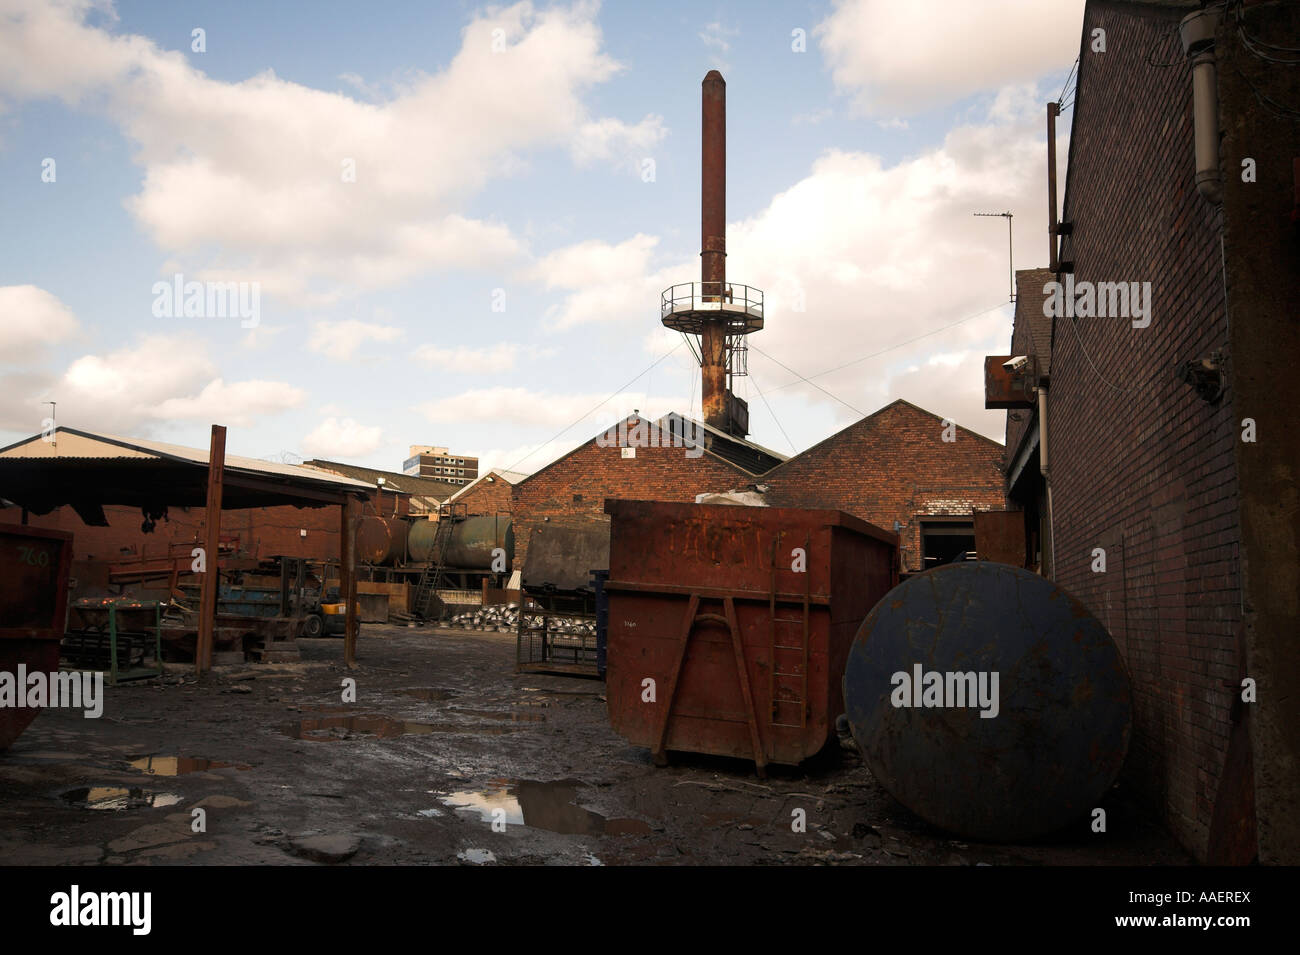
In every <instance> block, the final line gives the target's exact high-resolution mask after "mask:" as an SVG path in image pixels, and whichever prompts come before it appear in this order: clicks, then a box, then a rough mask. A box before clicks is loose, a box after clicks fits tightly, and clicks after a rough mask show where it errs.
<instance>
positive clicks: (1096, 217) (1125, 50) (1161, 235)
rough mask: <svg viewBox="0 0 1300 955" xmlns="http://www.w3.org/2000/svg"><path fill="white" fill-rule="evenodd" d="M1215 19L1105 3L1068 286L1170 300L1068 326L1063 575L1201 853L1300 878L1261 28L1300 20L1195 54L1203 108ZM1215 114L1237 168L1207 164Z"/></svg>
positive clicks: (1071, 196) (1290, 242) (1268, 93)
mask: <svg viewBox="0 0 1300 955" xmlns="http://www.w3.org/2000/svg"><path fill="white" fill-rule="evenodd" d="M1191 6H1194V5H1189V4H1185V3H1173V2H1129V3H1119V2H1101V0H1090V2H1089V3H1088V4H1087V7H1086V12H1085V16H1084V24H1083V35H1082V42H1081V49H1080V62H1079V75H1078V92H1077V98H1076V106H1075V111H1074V117H1073V124H1072V129H1071V137H1070V156H1069V174H1068V179H1067V184H1066V191H1065V197H1064V207H1063V213H1062V224H1063V227H1062V228H1061V230H1060V235H1061V240H1060V274H1059V275H1057V276H1056V278H1058V279H1060V280H1061V281H1062V282H1064V281H1066V280H1067V279H1070V280H1072V281H1073V282H1074V283H1076V284H1078V283H1084V282H1089V283H1098V282H1150V283H1151V285H1150V289H1151V297H1150V302H1151V310H1150V324H1149V326H1148V327H1135V325H1134V322H1133V321H1132V320H1130V318H1129V317H1128V316H1120V317H1115V316H1111V317H1079V318H1072V317H1066V316H1063V315H1059V314H1058V315H1056V316H1055V318H1054V321H1053V330H1052V336H1051V345H1050V383H1048V382H1042V383H1041V384H1042V386H1043V387H1045V388H1046V389H1047V395H1048V399H1047V400H1048V404H1047V407H1048V412H1047V419H1048V439H1047V444H1048V455H1047V456H1048V463H1049V466H1048V469H1047V470H1048V478H1049V483H1050V486H1051V495H1052V497H1051V500H1052V505H1051V508H1052V512H1053V513H1052V529H1053V535H1054V537H1055V545H1054V550H1055V564H1056V566H1055V568H1054V571H1055V578H1056V580H1058V581H1059V582H1060V583H1061V584H1062V585H1063V586H1064V587H1065V588H1066V589H1067V590H1069V591H1070V592H1071V593H1073V594H1075V595H1077V596H1078V597H1079V598H1080V599H1082V600H1083V601H1084V602H1085V603H1086V604H1087V605H1088V606H1089V608H1090V609H1091V610H1092V611H1093V612H1094V613H1096V614H1097V615H1098V616H1099V617H1100V618H1101V619H1102V620H1103V621H1104V622H1105V623H1106V624H1107V626H1108V628H1109V629H1110V631H1111V633H1112V634H1113V635H1114V637H1115V640H1116V642H1117V644H1118V645H1119V647H1120V649H1121V652H1122V653H1123V655H1124V657H1125V659H1126V660H1127V663H1128V666H1129V670H1130V674H1131V677H1132V682H1133V690H1134V732H1133V739H1132V744H1131V748H1130V752H1129V759H1128V763H1127V769H1126V773H1127V776H1128V778H1129V779H1130V781H1131V783H1132V785H1134V786H1135V787H1136V788H1137V790H1138V791H1139V792H1140V793H1141V794H1142V795H1143V796H1144V797H1145V798H1146V799H1147V800H1148V801H1149V802H1151V803H1152V804H1153V805H1155V806H1158V807H1160V808H1161V810H1162V812H1163V815H1164V817H1165V819H1166V821H1167V824H1168V825H1169V826H1170V828H1171V830H1172V831H1173V832H1174V833H1175V835H1176V836H1177V837H1178V838H1179V839H1180V840H1181V841H1182V842H1183V844H1184V845H1185V846H1186V847H1187V848H1188V849H1189V850H1190V851H1192V852H1193V853H1194V854H1195V855H1196V856H1197V857H1198V858H1199V859H1202V860H1209V861H1214V862H1240V861H1248V859H1249V858H1250V856H1251V855H1252V854H1253V853H1254V852H1255V851H1256V849H1257V850H1258V857H1259V859H1260V860H1261V861H1264V862H1286V863H1295V862H1297V861H1300V821H1297V819H1296V818H1295V815H1294V793H1295V792H1296V790H1297V785H1298V784H1300V779H1298V774H1300V698H1297V696H1296V695H1295V694H1294V693H1293V692H1291V690H1292V686H1293V684H1294V682H1295V680H1296V678H1297V677H1300V653H1298V649H1297V645H1296V640H1295V637H1296V634H1297V632H1300V621H1298V620H1297V599H1298V595H1300V577H1298V571H1297V553H1300V518H1298V516H1297V515H1298V514H1300V512H1298V511H1297V508H1296V499H1297V498H1296V493H1297V492H1296V467H1297V462H1300V450H1298V449H1297V446H1296V443H1297V438H1296V435H1295V431H1294V409H1295V408H1296V407H1297V405H1298V404H1300V394H1297V392H1298V391H1300V386H1298V385H1297V378H1296V376H1295V373H1294V365H1295V361H1296V359H1297V357H1300V333H1298V331H1297V327H1298V326H1297V303H1300V278H1298V273H1300V270H1298V269H1297V268H1296V262H1297V257H1298V253H1300V244H1298V242H1297V225H1296V222H1297V219H1298V218H1300V217H1298V216H1297V211H1300V210H1298V209H1297V197H1298V195H1300V184H1298V183H1297V176H1298V175H1300V172H1298V171H1297V170H1298V167H1300V162H1298V161H1297V157H1298V156H1300V126H1297V124H1296V123H1295V117H1294V116H1292V117H1286V116H1282V115H1279V114H1277V112H1276V110H1274V109H1270V108H1269V107H1268V104H1269V103H1272V104H1296V103H1300V81H1298V80H1297V77H1296V71H1295V69H1294V68H1290V69H1288V68H1287V67H1285V66H1283V65H1279V64H1277V63H1275V62H1270V61H1269V60H1268V59H1266V58H1264V57H1261V56H1259V55H1257V51H1255V50H1252V49H1250V48H1249V47H1248V45H1247V42H1246V41H1245V40H1244V39H1243V37H1244V36H1250V35H1254V36H1261V35H1267V36H1270V37H1272V38H1274V42H1275V43H1282V44H1284V45H1290V46H1292V47H1300V7H1297V6H1296V5H1294V4H1279V3H1256V4H1230V5H1229V10H1228V12H1227V15H1226V16H1224V17H1223V18H1222V19H1221V21H1220V22H1219V24H1218V26H1217V29H1215V28H1213V27H1211V30H1210V34H1209V37H1208V42H1206V41H1204V40H1202V41H1201V43H1200V45H1199V46H1195V47H1193V48H1192V49H1191V51H1190V53H1191V55H1192V56H1198V55H1199V56H1202V57H1204V56H1205V54H1206V52H1207V50H1208V51H1209V52H1210V53H1211V54H1212V63H1213V68H1214V84H1215V86H1214V88H1217V94H1218V105H1217V110H1216V109H1214V108H1213V104H1212V102H1210V103H1209V105H1208V106H1206V107H1205V108H1203V110H1201V111H1198V110H1197V109H1196V103H1195V97H1194V93H1193V81H1192V67H1191V60H1190V57H1187V56H1184V55H1183V54H1184V52H1185V51H1184V49H1183V48H1182V44H1180V39H1179V34H1178V24H1179V21H1180V20H1181V19H1182V18H1183V17H1184V16H1186V15H1187V13H1188V11H1189V9H1190V7H1191ZM1238 14H1240V16H1241V18H1242V19H1241V23H1240V31H1239V24H1238V22H1237V19H1236V17H1237V15H1238ZM1097 29H1100V30H1104V31H1105V52H1094V51H1093V45H1094V42H1093V39H1092V38H1093V36H1094V33H1093V31H1094V30H1097ZM1193 39H1194V37H1193ZM1202 62H1204V60H1202ZM1202 99H1203V101H1204V98H1202ZM1207 122H1208V123H1211V124H1213V123H1216V122H1217V126H1218V133H1219V134H1220V135H1221V139H1220V141H1219V151H1218V156H1217V162H1215V161H1214V158H1213V155H1212V153H1211V157H1212V158H1211V160H1210V162H1209V163H1208V167H1207V166H1202V167H1201V168H1200V169H1199V170H1198V163H1197V150H1196V133H1197V127H1198V124H1199V125H1201V126H1202V132H1205V128H1204V127H1205V124H1206V123H1207ZM1214 132H1215V131H1214V129H1213V126H1211V127H1210V128H1209V135H1210V136H1212V137H1213V136H1214ZM1209 141H1210V142H1211V143H1213V142H1214V139H1213V138H1212V139H1210V140H1209ZM1246 160H1251V161H1252V162H1251V163H1249V165H1250V166H1252V167H1253V168H1254V169H1255V170H1257V174H1256V175H1255V176H1252V177H1247V176H1245V175H1243V170H1244V169H1245V167H1246V165H1247V164H1246V162H1245V161H1246ZM1216 180H1217V182H1216ZM1198 181H1199V186H1200V188H1198ZM1040 296H1041V292H1040ZM1015 334H1016V337H1015V338H1013V342H1014V343H1015V345H1014V346H1013V350H1016V349H1019V348H1026V349H1028V348H1029V347H1030V345H1031V344H1032V345H1033V346H1034V347H1035V348H1036V349H1039V350H1041V349H1042V345H1041V343H1040V342H1037V341H1035V339H1037V338H1039V335H1037V334H1033V333H1032V332H1031V333H1029V335H1028V337H1027V336H1026V330H1025V329H1022V328H1019V327H1018V328H1017V330H1016V333H1015ZM1220 392H1221V393H1220ZM1252 429H1253V434H1252V433H1251V432H1252ZM1013 434H1014V431H1013V429H1012V428H1011V427H1010V426H1009V428H1008V437H1009V442H1008V449H1009V453H1010V451H1011V448H1010V439H1011V438H1012V436H1013ZM1012 503H1013V504H1014V503H1017V501H1016V500H1015V498H1012ZM1020 503H1022V504H1023V500H1022V501H1021V502H1020ZM1102 552H1104V556H1105V568H1104V571H1101V570H1100V569H1099V565H1098V563H1097V555H1098V554H1099V553H1102ZM1244 677H1249V678H1251V679H1253V680H1254V681H1256V684H1257V693H1258V696H1257V701H1256V702H1246V703H1243V702H1242V700H1241V691H1240V687H1241V682H1242V679H1243V678H1244ZM1252 813H1253V816H1252Z"/></svg>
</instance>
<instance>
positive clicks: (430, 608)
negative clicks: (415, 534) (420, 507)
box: [411, 504, 465, 620]
mask: <svg viewBox="0 0 1300 955" xmlns="http://www.w3.org/2000/svg"><path fill="white" fill-rule="evenodd" d="M460 507H461V511H459V512H458V511H457V510H456V505H453V504H439V505H438V529H437V531H435V532H434V540H433V548H432V551H433V560H431V561H429V562H428V563H427V564H426V565H425V567H424V570H423V571H421V572H420V577H419V580H417V581H416V584H415V596H414V598H413V599H412V601H411V610H412V611H413V612H414V613H415V614H416V615H417V616H419V617H421V618H423V619H425V620H430V619H433V618H434V617H440V616H442V610H441V608H440V607H439V606H438V588H439V586H441V585H443V584H444V583H445V581H444V580H443V577H444V573H443V568H444V567H446V564H447V547H448V546H449V545H450V543H451V538H452V534H453V532H454V528H455V526H456V522H457V521H459V520H463V519H464V516H465V515H464V513H463V511H464V508H465V505H463V504H462V505H460ZM435 608H436V609H437V613H434V610H435Z"/></svg>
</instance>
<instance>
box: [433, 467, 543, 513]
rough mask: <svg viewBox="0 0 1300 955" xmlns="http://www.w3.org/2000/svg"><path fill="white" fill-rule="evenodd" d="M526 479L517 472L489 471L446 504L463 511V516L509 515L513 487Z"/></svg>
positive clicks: (448, 499) (512, 502)
mask: <svg viewBox="0 0 1300 955" xmlns="http://www.w3.org/2000/svg"><path fill="white" fill-rule="evenodd" d="M526 477H528V475H527V474H523V473H521V472H519V471H489V472H488V473H487V474H484V475H482V476H481V477H478V478H475V479H474V482H473V483H472V484H467V485H466V486H465V487H463V488H461V489H460V490H459V491H457V492H456V493H455V494H453V495H451V496H450V497H449V498H447V503H448V504H450V505H452V506H453V507H454V508H456V512H457V513H459V511H460V508H462V507H463V508H464V509H465V514H466V515H468V516H470V517H473V516H474V515H476V514H509V513H511V511H512V508H513V504H514V487H515V485H516V484H518V483H519V482H520V481H522V480H524V479H525V478H526Z"/></svg>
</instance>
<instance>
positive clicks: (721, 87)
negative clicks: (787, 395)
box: [660, 70, 763, 438]
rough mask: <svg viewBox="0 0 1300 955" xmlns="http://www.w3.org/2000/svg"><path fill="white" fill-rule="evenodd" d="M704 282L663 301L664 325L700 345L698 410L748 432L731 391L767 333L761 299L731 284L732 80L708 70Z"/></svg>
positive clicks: (732, 430) (745, 411) (735, 431)
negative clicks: (755, 338)
mask: <svg viewBox="0 0 1300 955" xmlns="http://www.w3.org/2000/svg"><path fill="white" fill-rule="evenodd" d="M701 87H702V89H701V107H702V109H701V123H700V281H699V282H698V283H696V282H690V283H687V284H683V285H674V286H672V287H671V288H669V289H667V290H666V291H665V292H664V293H663V295H662V296H661V299H660V311H661V315H662V319H663V323H664V325H665V326H667V327H668V328H672V329H676V330H677V331H680V332H685V333H687V334H691V335H698V336H699V339H700V350H699V359H700V369H701V385H700V406H701V410H702V411H703V415H704V421H705V423H706V424H708V425H710V426H712V427H714V428H717V429H718V430H719V431H724V432H726V433H727V434H731V435H735V436H736V437H741V438H743V437H745V436H746V435H747V434H748V433H749V406H748V405H747V404H746V403H745V401H744V400H743V399H741V398H737V397H736V396H735V395H734V394H733V392H732V390H731V389H732V384H733V383H734V380H735V379H736V378H737V377H740V376H743V375H745V374H746V373H747V368H746V365H747V362H746V357H747V349H746V348H745V344H744V336H745V335H748V334H749V333H751V332H756V331H758V330H759V329H761V328H762V327H763V293H762V292H761V291H759V290H758V289H755V288H750V287H749V286H747V285H729V284H727V81H726V80H724V79H723V78H722V74H721V73H719V72H718V71H717V70H710V71H709V72H708V74H707V75H706V76H705V77H704V82H703V83H702V84H701Z"/></svg>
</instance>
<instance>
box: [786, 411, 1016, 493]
mask: <svg viewBox="0 0 1300 955" xmlns="http://www.w3.org/2000/svg"><path fill="white" fill-rule="evenodd" d="M900 407H901V408H910V409H911V410H913V411H917V412H920V413H921V414H923V415H926V416H927V417H929V418H933V419H934V420H935V421H936V422H938V423H939V424H942V423H943V422H944V421H949V420H950V419H948V418H944V417H943V416H942V415H937V414H935V413H934V412H933V411H927V410H926V409H925V408H922V407H921V406H919V405H914V404H912V402H910V401H908V400H907V399H906V398H895V399H894V400H893V401H891V402H890V403H889V404H887V405H885V406H883V407H881V408H877V409H876V410H875V411H873V412H872V413H871V414H869V415H867V416H866V417H865V418H859V419H858V420H857V421H854V422H852V423H850V424H848V425H845V426H844V427H843V428H840V430H839V431H836V432H835V433H834V434H832V435H828V436H827V437H825V438H822V440H820V441H818V442H817V443H816V444H814V445H813V446H812V447H810V448H805V449H804V450H803V451H800V452H799V453H798V454H796V455H795V456H794V457H792V458H790V459H789V460H788V461H786V462H783V463H782V464H781V465H778V466H777V467H775V468H773V469H772V471H771V472H770V473H769V474H768V475H765V476H773V475H775V474H776V473H777V472H779V471H780V470H781V468H782V467H783V466H784V465H785V464H790V463H793V462H795V461H798V460H800V459H801V458H803V457H805V456H807V455H810V454H812V453H813V452H815V451H816V450H817V449H819V448H820V447H821V446H822V445H824V444H827V443H829V442H831V441H834V440H835V439H836V438H838V437H839V436H840V435H842V434H844V433H845V432H847V431H853V430H856V429H859V428H878V427H880V426H881V424H882V423H883V421H884V418H883V416H884V415H885V413H886V412H887V411H892V410H894V409H896V408H900ZM952 423H953V424H956V422H952ZM957 430H958V431H961V432H963V433H964V434H967V435H969V436H970V437H972V438H977V439H978V440H980V441H983V442H985V443H987V444H988V445H990V446H991V447H993V448H996V449H997V450H998V451H1001V450H1002V445H1001V444H999V443H998V442H996V441H994V440H993V439H992V438H986V437H985V436H984V435H982V434H979V433H978V432H976V431H972V430H970V428H965V427H963V426H961V425H959V424H958V425H957Z"/></svg>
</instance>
